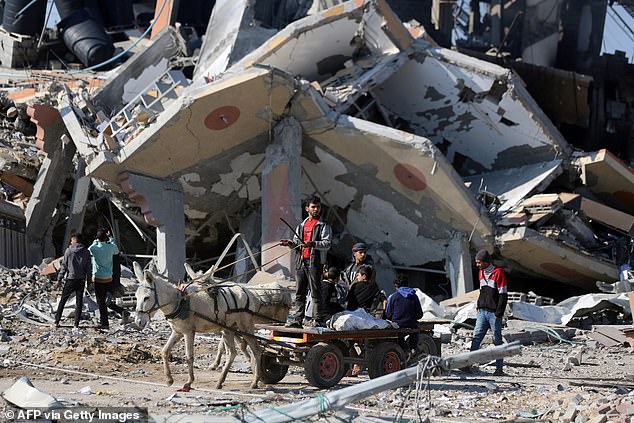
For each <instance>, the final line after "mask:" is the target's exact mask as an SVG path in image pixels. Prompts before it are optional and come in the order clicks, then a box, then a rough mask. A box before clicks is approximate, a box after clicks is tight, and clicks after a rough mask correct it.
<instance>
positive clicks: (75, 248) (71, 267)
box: [55, 234, 92, 328]
mask: <svg viewBox="0 0 634 423" xmlns="http://www.w3.org/2000/svg"><path fill="white" fill-rule="evenodd" d="M58 280H63V281H64V287H63V288H62V297H61V298H60V300H59V304H58V306H57V312H56V313H55V327H59V322H60V321H61V320H62V312H63V311H64V306H65V305H66V302H67V301H68V299H69V298H70V296H71V295H73V293H74V294H75V327H76V328H77V327H79V321H80V320H81V310H82V307H83V305H84V288H85V287H86V282H88V283H90V282H92V258H91V256H90V252H89V251H88V249H87V248H86V246H84V244H82V242H81V237H80V236H79V235H76V234H75V235H71V237H70V246H69V247H68V248H67V249H66V251H65V252H64V258H63V259H62V261H61V263H60V267H59V272H58Z"/></svg>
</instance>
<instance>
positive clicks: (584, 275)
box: [497, 227, 618, 290]
mask: <svg viewBox="0 0 634 423" xmlns="http://www.w3.org/2000/svg"><path fill="white" fill-rule="evenodd" d="M497 241H498V243H499V246H500V253H501V255H502V256H503V257H504V258H505V259H506V260H509V261H511V262H512V263H514V265H517V266H518V267H520V268H521V269H522V271H523V272H525V273H526V274H534V275H538V276H540V277H546V278H548V279H551V280H556V281H559V282H563V283H566V284H569V285H573V286H578V287H580V288H585V289H587V290H593V289H594V286H595V282H596V281H597V280H617V279H618V269H617V267H616V265H615V264H613V263H611V262H607V261H605V260H600V259H597V257H595V256H592V255H590V254H587V253H584V252H582V251H578V250H575V249H573V248H569V247H567V246H565V245H562V244H560V243H558V242H557V241H555V240H553V239H551V238H549V237H547V236H544V235H542V234H540V233H539V232H537V231H535V230H533V229H530V228H527V227H518V228H511V229H509V230H507V231H506V232H504V233H502V234H500V235H498V236H497Z"/></svg>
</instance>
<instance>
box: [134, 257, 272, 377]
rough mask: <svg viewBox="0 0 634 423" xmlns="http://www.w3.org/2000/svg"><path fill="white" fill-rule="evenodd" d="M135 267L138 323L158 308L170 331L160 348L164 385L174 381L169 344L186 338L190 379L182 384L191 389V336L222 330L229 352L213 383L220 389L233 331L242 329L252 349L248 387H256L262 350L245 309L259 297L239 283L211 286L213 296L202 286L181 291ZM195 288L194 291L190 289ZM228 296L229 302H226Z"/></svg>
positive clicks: (230, 359) (232, 349) (231, 350)
mask: <svg viewBox="0 0 634 423" xmlns="http://www.w3.org/2000/svg"><path fill="white" fill-rule="evenodd" d="M134 270H135V274H136V276H137V279H138V280H139V283H140V285H139V287H138V288H137V291H136V300H137V303H136V319H135V322H136V324H137V326H139V327H140V328H141V329H142V328H144V327H145V326H146V325H147V323H148V321H149V320H150V318H151V317H152V316H153V315H154V314H155V313H156V312H157V311H158V310H161V311H162V312H163V314H164V315H165V318H166V319H167V322H168V323H169V325H170V327H171V328H172V333H171V335H170V337H169V339H168V340H167V343H166V344H165V346H164V347H163V350H162V351H161V356H162V358H163V369H164V372H165V377H166V379H167V380H166V381H167V385H168V386H170V385H171V384H172V383H174V379H173V377H172V373H171V371H170V368H169V357H170V351H171V349H172V347H173V346H174V345H175V344H176V343H177V342H178V341H180V340H181V339H182V338H183V337H184V338H185V354H186V359H187V368H188V371H189V379H188V381H187V383H186V384H185V385H184V386H183V388H185V389H189V388H191V385H192V383H193V382H194V338H195V336H196V332H223V337H224V342H223V344H224V346H225V348H226V349H227V351H228V352H229V357H228V358H227V361H226V363H225V366H224V368H223V369H222V373H221V375H220V379H219V380H218V383H217V385H216V388H217V389H221V388H222V384H223V383H224V381H225V379H226V377H227V373H228V372H229V368H230V367H231V364H233V360H234V359H235V357H236V348H235V338H234V335H235V332H234V331H235V330H238V331H240V332H242V333H243V334H244V335H243V336H242V339H243V340H244V342H246V343H247V344H248V346H249V348H250V349H251V368H252V369H253V380H252V383H251V388H257V387H258V382H259V380H260V369H259V365H260V355H261V350H260V347H259V345H258V344H257V342H256V341H255V338H254V337H253V332H254V323H253V315H252V314H250V313H249V312H248V311H245V310H247V308H248V306H249V304H257V303H258V300H257V299H256V298H255V297H254V296H253V294H251V293H250V292H249V291H246V290H244V289H242V288H241V287H239V286H231V287H222V286H217V287H214V288H213V289H214V291H215V295H213V294H210V292H208V291H207V290H204V289H199V288H198V289H193V290H187V292H185V293H183V291H181V290H179V289H178V288H177V287H176V286H174V285H173V284H171V283H170V282H168V281H167V280H165V279H163V278H162V277H160V276H157V275H155V274H153V272H150V271H146V272H143V270H142V269H141V266H140V265H139V264H138V263H134ZM192 291H194V292H192ZM228 298H231V301H228Z"/></svg>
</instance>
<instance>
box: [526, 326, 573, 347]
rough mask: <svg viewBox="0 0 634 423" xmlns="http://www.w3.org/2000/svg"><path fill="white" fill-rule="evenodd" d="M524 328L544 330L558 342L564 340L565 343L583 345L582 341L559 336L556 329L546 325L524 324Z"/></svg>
mask: <svg viewBox="0 0 634 423" xmlns="http://www.w3.org/2000/svg"><path fill="white" fill-rule="evenodd" d="M526 328H529V329H537V330H540V331H542V332H546V333H547V334H548V335H550V336H552V337H553V338H555V339H557V340H558V341H559V342H566V343H568V344H571V345H585V343H584V342H577V341H570V340H568V339H564V338H562V337H561V336H559V334H558V333H557V331H556V330H554V329H553V328H549V327H548V326H542V325H529V326H526Z"/></svg>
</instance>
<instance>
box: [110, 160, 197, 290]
mask: <svg viewBox="0 0 634 423" xmlns="http://www.w3.org/2000/svg"><path fill="white" fill-rule="evenodd" d="M119 184H120V185H121V188H122V189H123V191H124V192H125V193H126V194H127V195H128V197H129V198H130V199H131V200H132V201H134V202H135V203H136V204H137V205H138V206H139V207H141V213H143V217H144V218H145V221H146V222H147V223H148V224H149V225H151V226H155V227H156V249H157V252H156V254H157V263H156V265H157V270H158V272H159V273H160V274H162V275H164V276H166V277H167V278H169V279H170V280H172V281H179V280H182V279H183V277H184V276H185V267H184V264H185V213H184V211H185V208H184V204H183V189H182V187H181V185H180V184H179V183H178V182H174V181H170V180H165V179H157V178H151V177H149V176H144V175H138V174H135V173H131V172H123V173H122V174H120V175H119Z"/></svg>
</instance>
